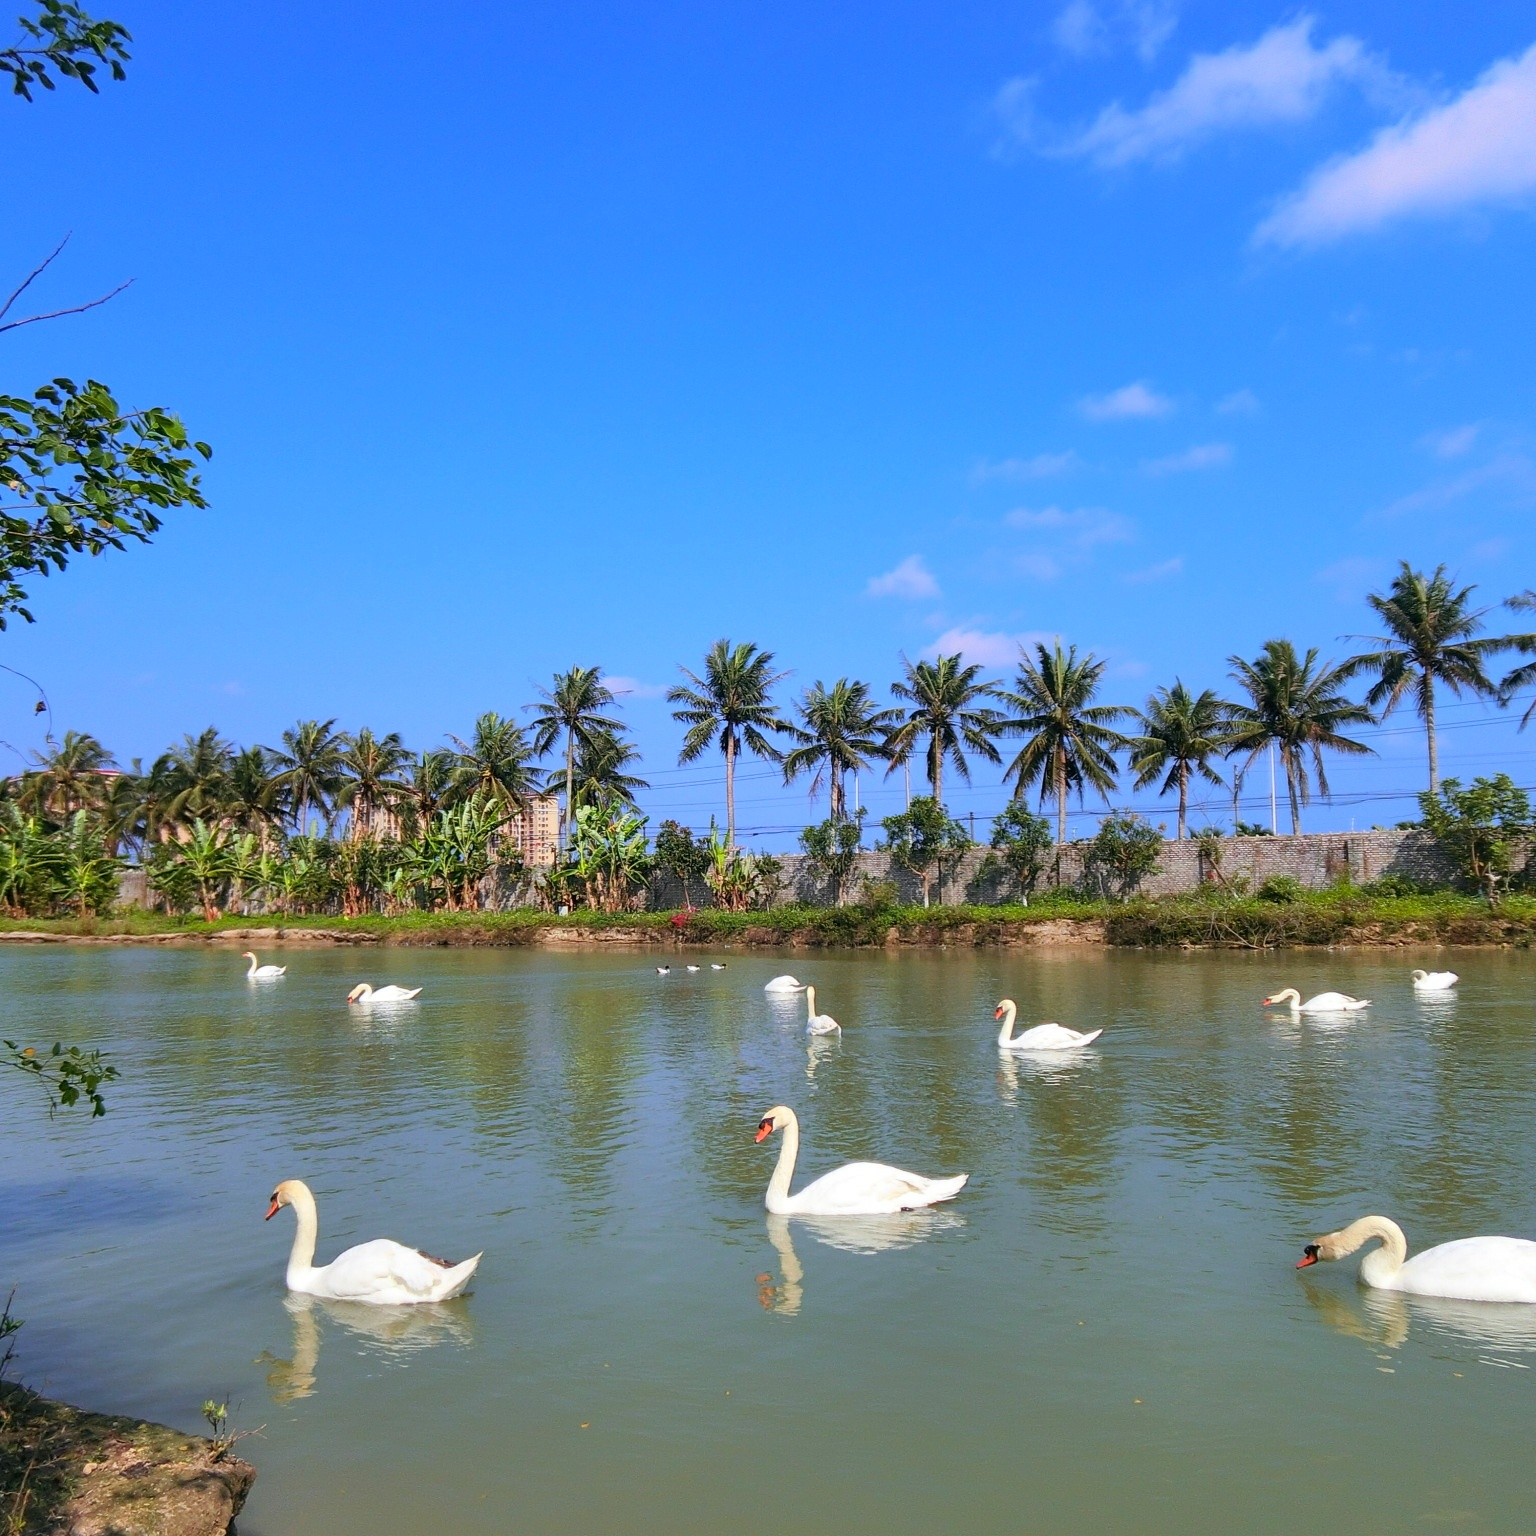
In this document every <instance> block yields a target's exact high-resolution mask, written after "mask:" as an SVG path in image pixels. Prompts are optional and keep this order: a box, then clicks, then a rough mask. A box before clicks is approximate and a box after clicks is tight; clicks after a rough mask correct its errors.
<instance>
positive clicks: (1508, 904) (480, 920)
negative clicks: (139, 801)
mask: <svg viewBox="0 0 1536 1536" xmlns="http://www.w3.org/2000/svg"><path fill="white" fill-rule="evenodd" d="M673 916H674V914H673V913H670V912H628V913H621V914H617V915H608V914H605V913H601V912H573V913H571V914H570V915H568V916H566V917H557V916H555V915H554V914H553V913H548V912H535V911H528V910H523V911H516V912H415V913H409V914H407V915H405V916H401V917H379V916H370V917H355V918H342V917H291V916H271V917H226V918H223V919H221V920H220V921H219V922H216V923H205V922H203V921H202V920H201V919H200V918H191V917H170V916H166V915H164V914H162V913H153V912H139V911H131V912H126V913H122V914H119V915H117V916H113V917H109V918H96V919H87V920H86V921H85V922H83V923H82V922H81V921H79V920H78V919H73V918H52V919H18V920H8V919H7V920H0V932H8V931H9V932H17V931H36V932H47V933H53V934H57V935H59V936H61V937H70V936H92V937H97V938H107V937H111V936H113V935H128V936H141V937H151V936H154V935H185V936H186V937H188V938H216V937H217V936H218V935H219V934H221V933H227V932H230V931H231V930H248V931H255V932H259V931H260V930H262V929H271V930H277V929H284V930H287V931H289V932H292V931H293V930H295V929H307V930H311V931H313V930H320V931H324V932H329V933H334V934H335V935H336V936H337V937H338V938H342V937H343V936H345V937H347V938H351V939H354V940H360V941H362V942H364V943H367V942H370V941H373V942H383V943H397V944H424V945H436V944H442V945H459V944H463V945H476V944H482V945H509V946H510V945H519V944H534V943H538V942H539V940H540V937H541V935H542V934H543V933H544V932H545V931H546V930H548V929H551V928H558V929H565V930H571V929H575V930H578V931H582V930H585V931H587V932H592V933H612V934H615V935H623V936H624V937H626V938H632V939H634V940H635V941H637V942H642V943H644V942H650V943H662V944H666V943H672V942H674V941H677V940H681V941H683V942H687V943H692V944H745V945H771V944H803V945H811V946H824V947H850V948H852V947H862V946H871V945H876V946H878V945H884V944H888V943H899V944H918V945H946V944H954V945H986V944H994V943H1008V942H1023V943H1027V942H1029V930H1030V929H1031V928H1032V927H1035V926H1036V925H1039V924H1041V923H1048V922H1060V921H1063V920H1066V921H1074V922H1081V923H1088V924H1094V925H1100V924H1101V925H1102V931H1103V936H1104V940H1105V942H1107V943H1110V944H1116V945H1128V946H1138V947H1144V948H1169V947H1180V946H1189V945H1219V946H1236V947H1242V948H1269V947H1279V946H1286V945H1308V944H1313V945H1317V944H1348V943H1362V944H1372V943H1376V944H1392V943H1431V944H1435V943H1439V944H1515V945H1521V946H1524V945H1528V944H1529V943H1530V942H1531V941H1532V939H1533V938H1536V897H1532V896H1525V895H1518V896H1511V897H1509V898H1508V899H1507V900H1506V901H1504V902H1503V903H1502V904H1501V905H1499V906H1498V907H1496V908H1490V907H1489V906H1488V904H1487V903H1486V902H1485V901H1483V900H1481V899H1480V898H1477V897H1474V896H1466V895H1461V894H1458V893H1456V892H1452V891H1441V892H1434V893H1430V894H1425V895H1417V896H1378V895H1374V894H1372V893H1370V892H1368V891H1363V890H1358V889H1354V888H1351V887H1348V886H1339V887H1335V888H1334V889H1332V890H1328V891H1312V892H1307V893H1305V894H1303V895H1302V896H1300V897H1299V898H1298V899H1297V900H1295V901H1289V902H1271V901H1260V900H1258V899H1257V898H1254V897H1243V898H1238V899H1227V898H1222V897H1219V896H1213V895H1204V894H1202V895H1198V896H1165V897H1160V898H1157V899H1155V900H1154V899H1138V900H1132V901H1129V902H1119V901H1089V900H1083V899H1081V898H1078V897H1076V896H1074V895H1071V894H1067V893H1063V894H1056V893H1051V894H1049V895H1046V896H1042V897H1041V898H1040V899H1039V900H1037V901H1036V902H1035V903H1033V904H1032V905H1030V906H1028V907H1023V906H997V907H979V906H956V907H932V908H927V909H925V908H923V907H879V908H868V907H858V906H851V907H841V908H826V907H775V908H774V909H772V910H771V911H767V912H718V911H715V910H713V909H712V908H701V909H700V910H698V911H696V912H694V913H693V914H692V916H691V917H690V919H689V921H688V923H687V924H686V926H684V927H683V928H681V929H679V928H678V927H677V926H675V925H674V923H673V921H672V919H673ZM1096 932H1097V928H1095V930H1094V931H1093V932H1091V933H1090V934H1085V935H1084V937H1093V936H1096ZM251 943H252V944H253V945H259V943H260V939H259V938H254V937H253V938H252V940H251Z"/></svg>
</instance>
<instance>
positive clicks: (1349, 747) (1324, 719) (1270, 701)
mask: <svg viewBox="0 0 1536 1536" xmlns="http://www.w3.org/2000/svg"><path fill="white" fill-rule="evenodd" d="M1227 662H1228V665H1230V666H1231V668H1232V676H1233V678H1234V679H1235V680H1236V681H1237V682H1238V683H1240V684H1241V685H1242V687H1243V690H1244V691H1245V692H1246V693H1247V695H1248V698H1249V700H1250V702H1249V703H1247V704H1234V705H1233V706H1232V735H1231V740H1230V745H1229V750H1230V751H1233V752H1246V753H1247V754H1248V760H1247V762H1246V763H1244V765H1243V771H1244V772H1245V773H1246V772H1247V771H1248V769H1250V768H1251V767H1252V766H1253V764H1254V762H1255V760H1256V759H1257V758H1258V756H1259V754H1260V753H1261V752H1263V751H1264V749H1265V748H1266V747H1267V746H1268V745H1269V744H1270V743H1271V742H1273V743H1274V744H1275V746H1276V747H1277V748H1278V749H1279V752H1280V761H1281V763H1282V764H1283V765H1284V768H1285V784H1286V789H1287V791H1288V792H1289V794H1290V799H1291V831H1292V833H1299V832H1300V831H1301V808H1302V806H1304V805H1306V804H1308V803H1309V802H1310V800H1311V798H1312V786H1311V783H1310V781H1309V779H1308V776H1307V761H1306V754H1307V753H1308V752H1311V754H1312V766H1313V769H1314V771H1315V772H1316V774H1317V787H1318V789H1319V790H1321V791H1322V793H1323V794H1324V795H1327V794H1328V792H1329V791H1328V776H1327V774H1326V773H1325V772H1324V769H1323V753H1324V751H1330V752H1342V753H1345V754H1347V755H1349V756H1353V757H1366V756H1373V755H1374V752H1373V749H1372V748H1370V747H1368V746H1366V745H1365V743H1364V742H1361V741H1354V740H1352V739H1351V738H1350V737H1348V736H1341V735H1340V734H1339V728H1340V727H1341V726H1345V725H1370V724H1371V723H1372V720H1373V718H1374V717H1373V716H1372V714H1371V712H1370V710H1369V709H1367V708H1366V707H1365V705H1363V704H1356V703H1354V702H1352V701H1351V700H1349V699H1347V698H1345V697H1344V695H1343V692H1342V685H1343V683H1344V680H1345V676H1346V672H1345V667H1347V665H1348V663H1346V664H1345V666H1338V667H1335V666H1333V665H1332V664H1331V663H1325V664H1324V665H1322V666H1321V667H1319V666H1318V662H1317V648H1316V647H1315V646H1314V647H1313V648H1312V649H1311V650H1309V651H1308V652H1307V654H1306V657H1305V659H1303V658H1301V657H1298V656H1297V654H1296V647H1295V646H1294V645H1292V644H1291V642H1290V641H1289V640H1266V641H1265V642H1264V648H1263V650H1262V651H1261V652H1260V654H1259V656H1258V658H1257V659H1256V660H1254V661H1244V660H1243V658H1242V657H1241V656H1229V657H1228V658H1227Z"/></svg>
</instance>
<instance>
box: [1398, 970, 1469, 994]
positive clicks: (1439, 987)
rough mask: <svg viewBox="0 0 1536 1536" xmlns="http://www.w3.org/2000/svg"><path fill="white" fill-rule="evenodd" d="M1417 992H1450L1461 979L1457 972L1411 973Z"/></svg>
mask: <svg viewBox="0 0 1536 1536" xmlns="http://www.w3.org/2000/svg"><path fill="white" fill-rule="evenodd" d="M1408 974H1409V975H1410V976H1412V977H1413V990H1414V991H1415V992H1449V991H1450V990H1451V988H1452V987H1454V986H1455V985H1456V983H1457V982H1458V981H1460V980H1461V977H1460V976H1458V975H1457V974H1456V972H1455V971H1410V972H1409V973H1408Z"/></svg>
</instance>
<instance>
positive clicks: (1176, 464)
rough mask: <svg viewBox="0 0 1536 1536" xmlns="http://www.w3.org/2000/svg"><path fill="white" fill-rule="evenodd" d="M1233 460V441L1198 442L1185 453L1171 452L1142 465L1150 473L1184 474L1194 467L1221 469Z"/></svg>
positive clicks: (1144, 470)
mask: <svg viewBox="0 0 1536 1536" xmlns="http://www.w3.org/2000/svg"><path fill="white" fill-rule="evenodd" d="M1231 462H1232V445H1231V443H1196V444H1195V446H1194V447H1193V448H1186V449H1185V450H1184V452H1183V453H1170V454H1169V455H1168V456H1167V457H1166V458H1162V459H1148V460H1146V462H1145V463H1144V464H1143V465H1142V466H1141V467H1142V470H1143V472H1144V473H1146V474H1149V475H1182V474H1184V473H1185V472H1186V471H1188V470H1192V469H1219V468H1220V467H1221V466H1222V465H1223V464H1230V463H1231Z"/></svg>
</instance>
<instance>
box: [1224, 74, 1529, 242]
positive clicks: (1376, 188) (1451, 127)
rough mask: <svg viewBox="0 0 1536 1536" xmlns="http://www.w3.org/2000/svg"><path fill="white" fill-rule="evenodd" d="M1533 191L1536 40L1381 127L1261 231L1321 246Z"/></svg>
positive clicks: (1265, 237) (1273, 238) (1263, 235)
mask: <svg viewBox="0 0 1536 1536" xmlns="http://www.w3.org/2000/svg"><path fill="white" fill-rule="evenodd" d="M1533 192H1536V44H1533V45H1532V46H1531V47H1530V48H1528V49H1527V50H1526V51H1525V52H1524V53H1523V54H1521V56H1520V57H1519V58H1518V59H1501V60H1499V62H1498V63H1497V64H1495V65H1494V66H1493V67H1492V68H1491V69H1489V70H1487V71H1486V72H1485V73H1484V74H1483V75H1482V76H1481V77H1480V78H1479V79H1478V80H1477V82H1476V83H1475V84H1473V85H1472V86H1470V87H1469V88H1468V89H1467V90H1466V91H1464V92H1463V93H1462V94H1461V95H1460V96H1458V97H1457V98H1456V99H1455V100H1454V101H1450V102H1446V103H1444V104H1443V105H1441V106H1438V107H1433V108H1431V109H1430V110H1428V111H1426V112H1421V113H1419V114H1418V115H1417V116H1416V117H1411V118H1408V119H1406V120H1405V121H1403V122H1400V123H1396V124H1393V125H1392V126H1391V127H1388V128H1383V129H1382V130H1381V131H1380V132H1379V133H1378V134H1377V135H1376V137H1375V138H1374V139H1372V141H1371V142H1370V144H1368V145H1367V146H1366V147H1365V148H1364V149H1362V150H1361V151H1359V153H1357V154H1354V155H1346V156H1344V157H1343V158H1341V159H1338V160H1335V161H1333V162H1331V163H1330V164H1328V165H1325V166H1322V167H1321V168H1320V169H1319V170H1317V171H1315V172H1314V173H1313V175H1312V177H1311V178H1310V179H1309V180H1308V181H1307V183H1306V185H1305V186H1303V187H1302V188H1301V189H1300V190H1299V191H1297V192H1296V193H1294V194H1293V195H1292V196H1291V197H1289V198H1288V199H1286V201H1285V202H1284V203H1282V204H1281V206H1280V207H1279V208H1278V209H1277V210H1276V211H1275V212H1274V213H1273V214H1272V215H1271V216H1270V217H1269V218H1268V219H1266V220H1265V221H1264V222H1263V223H1262V224H1261V225H1260V226H1259V228H1258V230H1257V231H1256V233H1255V236H1254V238H1255V239H1256V240H1258V241H1260V242H1265V241H1268V242H1271V243H1273V244H1275V245H1320V244H1322V243H1323V242H1324V241H1327V240H1336V239H1338V238H1340V237H1341V236H1344V235H1352V234H1359V233H1362V232H1364V231H1367V230H1374V229H1378V228H1380V226H1381V225H1383V224H1386V223H1388V222H1389V221H1391V220H1393V219H1399V218H1406V217H1409V216H1413V215H1421V216H1422V215H1433V214H1449V213H1456V212H1458V211H1460V210H1462V209H1466V208H1472V207H1476V206H1479V205H1482V204H1487V203H1510V202H1516V201H1521V200H1524V199H1526V198H1528V197H1529V196H1530V195H1531V194H1532V193H1533Z"/></svg>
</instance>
